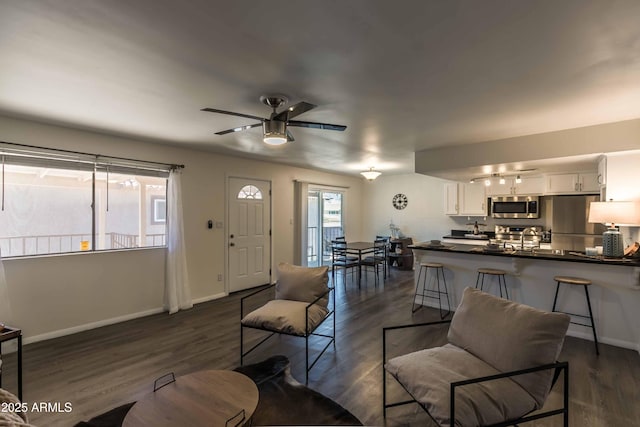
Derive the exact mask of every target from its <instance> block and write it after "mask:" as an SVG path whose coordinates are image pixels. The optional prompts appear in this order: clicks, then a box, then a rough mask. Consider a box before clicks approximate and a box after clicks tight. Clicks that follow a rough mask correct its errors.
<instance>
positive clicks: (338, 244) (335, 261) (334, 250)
mask: <svg viewBox="0 0 640 427" xmlns="http://www.w3.org/2000/svg"><path fill="white" fill-rule="evenodd" d="M358 263H359V259H358V257H356V256H352V255H349V254H348V253H347V242H344V241H340V240H333V241H332V242H331V280H332V283H333V284H334V286H335V283H336V271H337V270H338V269H343V270H344V284H345V286H346V284H347V273H348V271H349V269H351V280H352V281H353V273H354V269H356V268H358ZM358 285H360V284H359V283H358Z"/></svg>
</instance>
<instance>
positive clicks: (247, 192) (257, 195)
mask: <svg viewBox="0 0 640 427" xmlns="http://www.w3.org/2000/svg"><path fill="white" fill-rule="evenodd" d="M237 197H238V199H254V200H262V192H261V191H260V189H259V188H258V187H256V186H255V185H245V186H244V187H242V188H241V189H240V191H239V192H238V196H237Z"/></svg>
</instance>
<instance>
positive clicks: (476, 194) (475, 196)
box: [444, 182, 487, 216]
mask: <svg viewBox="0 0 640 427" xmlns="http://www.w3.org/2000/svg"><path fill="white" fill-rule="evenodd" d="M486 203H487V201H486V195H485V187H484V185H482V184H481V183H477V184H471V183H462V182H460V183H458V182H448V183H446V184H444V211H445V214H447V215H460V216H484V215H486V214H487V206H486Z"/></svg>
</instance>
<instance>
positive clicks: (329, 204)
mask: <svg viewBox="0 0 640 427" xmlns="http://www.w3.org/2000/svg"><path fill="white" fill-rule="evenodd" d="M339 236H344V193H343V192H341V191H335V190H321V189H309V193H308V195H307V265H308V266H309V267H319V266H322V265H330V264H331V241H332V240H335V238H336V237H339Z"/></svg>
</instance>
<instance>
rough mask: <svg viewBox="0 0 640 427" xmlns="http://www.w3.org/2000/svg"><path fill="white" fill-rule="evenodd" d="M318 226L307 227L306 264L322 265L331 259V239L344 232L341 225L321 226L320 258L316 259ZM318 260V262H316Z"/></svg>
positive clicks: (318, 236)
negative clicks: (321, 250)
mask: <svg viewBox="0 0 640 427" xmlns="http://www.w3.org/2000/svg"><path fill="white" fill-rule="evenodd" d="M319 234H320V233H319V231H318V227H307V263H308V265H322V264H324V263H325V262H329V261H330V260H331V241H332V240H335V238H336V237H338V236H342V235H343V234H344V232H343V230H342V227H323V228H322V243H323V244H322V248H323V252H322V260H318V255H319V254H318V249H319V246H318V239H319V238H320V235H319ZM318 261H320V263H319V264H318Z"/></svg>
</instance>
